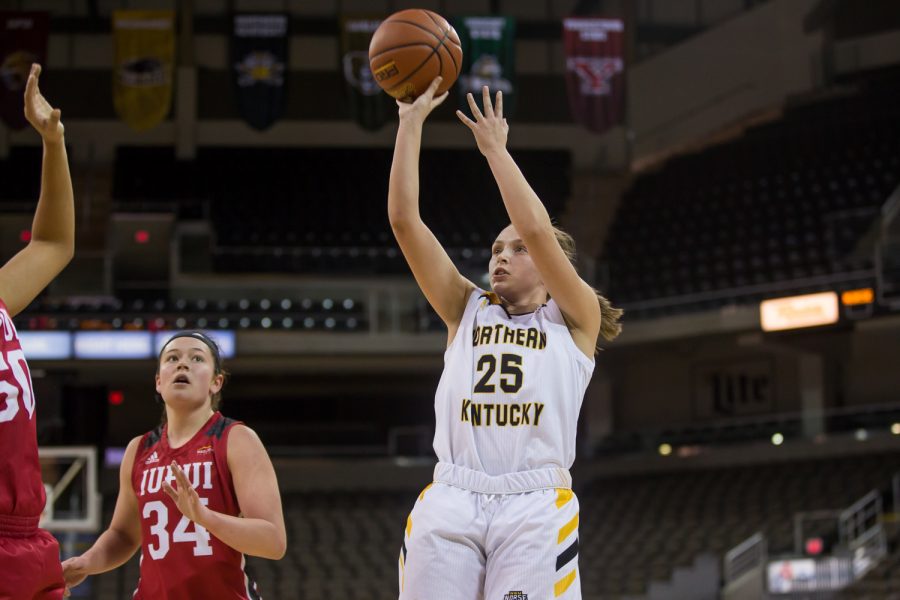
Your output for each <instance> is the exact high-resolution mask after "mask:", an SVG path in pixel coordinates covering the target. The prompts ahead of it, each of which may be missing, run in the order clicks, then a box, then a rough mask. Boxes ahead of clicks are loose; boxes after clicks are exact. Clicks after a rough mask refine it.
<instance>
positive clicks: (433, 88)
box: [425, 75, 444, 98]
mask: <svg viewBox="0 0 900 600" xmlns="http://www.w3.org/2000/svg"><path fill="white" fill-rule="evenodd" d="M443 80H444V78H443V77H441V76H440V75H438V76H437V77H435V78H434V80H433V81H432V82H431V85H429V86H428V89H427V90H425V94H428V96H429V97H430V98H434V95H435V94H436V93H437V89H438V87H440V85H441V81H443Z"/></svg>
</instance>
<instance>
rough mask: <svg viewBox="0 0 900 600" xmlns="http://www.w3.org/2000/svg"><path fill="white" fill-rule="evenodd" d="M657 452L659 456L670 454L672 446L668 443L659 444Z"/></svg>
mask: <svg viewBox="0 0 900 600" xmlns="http://www.w3.org/2000/svg"><path fill="white" fill-rule="evenodd" d="M659 454H660V455H661V456H669V455H670V454H672V446H670V445H669V444H660V445H659Z"/></svg>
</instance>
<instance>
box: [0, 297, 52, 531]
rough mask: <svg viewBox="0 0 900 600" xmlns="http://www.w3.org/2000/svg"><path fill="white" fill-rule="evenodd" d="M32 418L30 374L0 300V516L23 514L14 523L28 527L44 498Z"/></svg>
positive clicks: (8, 317)
mask: <svg viewBox="0 0 900 600" xmlns="http://www.w3.org/2000/svg"><path fill="white" fill-rule="evenodd" d="M36 420H37V415H36V414H35V406H34V391H33V389H32V387H31V373H30V372H29V371H28V365H27V364H26V362H25V355H24V354H23V353H22V346H21V344H19V336H18V334H17V333H16V328H15V326H14V325H13V322H12V319H11V318H10V316H9V311H7V310H6V304H4V303H3V301H2V300H0V517H2V516H13V517H24V519H22V520H17V521H16V523H17V525H21V526H23V527H24V526H26V525H27V526H28V527H31V528H36V527H37V524H38V519H39V518H40V516H41V511H42V510H43V509H44V502H45V501H46V495H45V493H44V484H43V483H42V482H41V466H40V462H39V461H38V446H37V427H36V425H35V421H36ZM31 520H33V524H32V523H31ZM0 528H2V527H0Z"/></svg>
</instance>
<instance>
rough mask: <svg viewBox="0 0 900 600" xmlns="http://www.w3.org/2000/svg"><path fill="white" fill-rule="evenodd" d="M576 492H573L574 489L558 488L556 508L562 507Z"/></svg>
mask: <svg viewBox="0 0 900 600" xmlns="http://www.w3.org/2000/svg"><path fill="white" fill-rule="evenodd" d="M574 495H575V494H573V493H572V490H567V489H564V488H556V508H562V507H563V506H565V505H566V503H568V502H569V500H571V499H572V497H573V496H574Z"/></svg>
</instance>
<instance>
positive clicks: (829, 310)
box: [759, 292, 838, 331]
mask: <svg viewBox="0 0 900 600" xmlns="http://www.w3.org/2000/svg"><path fill="white" fill-rule="evenodd" d="M759 317H760V324H761V325H762V330H763V331H783V330H785V329H798V328H801V327H818V326H821V325H831V324H832V323H837V322H838V296H837V294H836V293H834V292H822V293H819V294H806V295H804V296H791V297H789V298H776V299H774V300H763V301H762V302H761V303H760V305H759Z"/></svg>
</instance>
